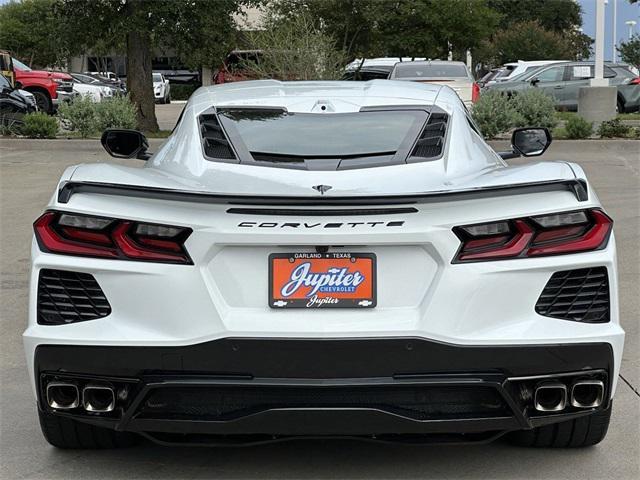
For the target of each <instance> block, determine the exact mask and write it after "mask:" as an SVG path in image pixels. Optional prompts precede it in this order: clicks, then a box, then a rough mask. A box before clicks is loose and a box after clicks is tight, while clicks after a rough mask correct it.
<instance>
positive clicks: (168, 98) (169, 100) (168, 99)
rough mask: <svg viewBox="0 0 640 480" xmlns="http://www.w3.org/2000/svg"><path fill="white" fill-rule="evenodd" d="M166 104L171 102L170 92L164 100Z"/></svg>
mask: <svg viewBox="0 0 640 480" xmlns="http://www.w3.org/2000/svg"><path fill="white" fill-rule="evenodd" d="M165 103H166V104H167V105H168V104H170V103H171V94H169V96H168V97H167V101H166V102H165Z"/></svg>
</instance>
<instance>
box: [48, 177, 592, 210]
mask: <svg viewBox="0 0 640 480" xmlns="http://www.w3.org/2000/svg"><path fill="white" fill-rule="evenodd" d="M551 191H570V192H571V193H573V194H574V195H575V196H576V199H577V200H578V201H579V202H584V201H587V200H588V199H589V195H588V193H587V184H586V181H585V180H583V179H569V180H567V179H565V180H550V181H544V182H530V183H518V184H509V185H497V186H491V187H480V188H472V189H466V190H445V191H435V192H425V193H417V194H416V193H413V194H406V195H377V196H343V197H337V196H336V197H332V196H320V195H319V196H317V197H300V196H298V197H290V196H275V195H257V196H256V195H228V194H217V193H206V192H194V191H188V190H175V189H165V188H158V187H147V186H143V185H125V184H117V183H100V182H73V181H68V182H65V183H63V184H61V186H60V188H59V190H58V203H63V204H64V203H68V202H69V200H70V199H71V197H72V196H73V195H74V194H76V193H97V194H103V195H118V196H125V197H136V198H151V199H157V200H172V201H182V202H196V203H218V204H227V205H290V206H307V207H308V206H356V205H407V204H416V203H431V202H439V201H449V200H453V199H459V200H462V199H464V200H468V199H474V198H486V197H496V196H507V195H517V194H526V193H540V192H551Z"/></svg>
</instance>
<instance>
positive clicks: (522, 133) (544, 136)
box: [511, 128, 551, 157]
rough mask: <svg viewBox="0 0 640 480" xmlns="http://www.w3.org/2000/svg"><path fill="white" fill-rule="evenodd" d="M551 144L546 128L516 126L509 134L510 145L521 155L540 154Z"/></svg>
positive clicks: (532, 155)
mask: <svg viewBox="0 0 640 480" xmlns="http://www.w3.org/2000/svg"><path fill="white" fill-rule="evenodd" d="M549 145H551V133H550V132H549V129H547V128H516V129H515V130H514V131H513V134H512V135H511V146H512V147H513V150H514V151H515V152H516V153H519V154H520V155H522V156H523V157H537V156H539V155H542V154H543V153H544V152H545V151H546V150H547V148H549Z"/></svg>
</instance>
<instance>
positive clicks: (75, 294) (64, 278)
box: [38, 269, 111, 325]
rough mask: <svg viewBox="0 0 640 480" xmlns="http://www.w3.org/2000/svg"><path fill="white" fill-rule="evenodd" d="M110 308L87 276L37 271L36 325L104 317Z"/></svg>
mask: <svg viewBox="0 0 640 480" xmlns="http://www.w3.org/2000/svg"><path fill="white" fill-rule="evenodd" d="M110 313H111V305H109V302H108V301H107V298H106V297H105V295H104V292H103V291H102V289H101V288H100V285H98V282H96V279H95V278H93V276H92V275H89V274H88V273H79V272H68V271H64V270H50V269H43V270H40V276H39V277H38V323H39V324H40V325H64V324H66V323H75V322H83V321H86V320H95V319H97V318H102V317H106V316H107V315H109V314H110Z"/></svg>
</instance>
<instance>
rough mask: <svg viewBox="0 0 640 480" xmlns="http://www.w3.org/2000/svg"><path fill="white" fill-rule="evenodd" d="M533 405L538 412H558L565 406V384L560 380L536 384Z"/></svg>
mask: <svg viewBox="0 0 640 480" xmlns="http://www.w3.org/2000/svg"><path fill="white" fill-rule="evenodd" d="M533 406H534V408H535V409H536V410H537V411H539V412H559V411H561V410H564V409H565V408H566V406H567V386H566V385H565V384H563V383H560V382H544V383H541V384H539V385H538V386H536V390H535V393H534V395H533Z"/></svg>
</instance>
